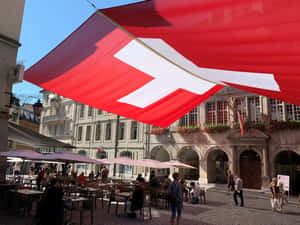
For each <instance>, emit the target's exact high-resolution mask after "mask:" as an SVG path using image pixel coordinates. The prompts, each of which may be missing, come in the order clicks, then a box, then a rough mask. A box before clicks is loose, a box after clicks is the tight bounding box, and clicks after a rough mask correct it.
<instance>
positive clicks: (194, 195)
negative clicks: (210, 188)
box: [190, 182, 201, 204]
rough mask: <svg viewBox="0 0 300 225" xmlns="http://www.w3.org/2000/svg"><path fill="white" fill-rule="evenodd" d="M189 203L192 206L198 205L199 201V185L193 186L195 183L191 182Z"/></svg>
mask: <svg viewBox="0 0 300 225" xmlns="http://www.w3.org/2000/svg"><path fill="white" fill-rule="evenodd" d="M191 188H192V190H191V192H190V193H191V202H192V203H193V204H197V203H199V199H200V192H201V189H200V185H199V184H195V182H191Z"/></svg>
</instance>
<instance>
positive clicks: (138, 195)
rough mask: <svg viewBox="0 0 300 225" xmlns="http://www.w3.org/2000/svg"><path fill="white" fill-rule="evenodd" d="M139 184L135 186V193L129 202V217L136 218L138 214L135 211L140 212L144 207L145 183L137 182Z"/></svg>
mask: <svg viewBox="0 0 300 225" xmlns="http://www.w3.org/2000/svg"><path fill="white" fill-rule="evenodd" d="M137 182H138V183H137V184H136V185H135V188H134V191H133V193H132V197H131V198H130V199H129V201H128V202H127V204H128V206H127V210H130V211H129V212H127V214H128V216H129V217H132V218H135V217H136V213H135V211H137V210H140V209H141V208H143V205H144V186H145V185H144V183H145V181H143V180H141V181H137Z"/></svg>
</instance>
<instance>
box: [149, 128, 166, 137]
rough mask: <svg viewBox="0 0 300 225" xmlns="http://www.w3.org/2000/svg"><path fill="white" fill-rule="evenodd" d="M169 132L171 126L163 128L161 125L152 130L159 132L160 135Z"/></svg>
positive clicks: (152, 132) (153, 132)
mask: <svg viewBox="0 0 300 225" xmlns="http://www.w3.org/2000/svg"><path fill="white" fill-rule="evenodd" d="M168 132H169V128H161V127H155V128H152V129H151V130H150V133H151V134H158V135H161V134H166V133H168Z"/></svg>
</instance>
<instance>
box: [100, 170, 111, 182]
mask: <svg viewBox="0 0 300 225" xmlns="http://www.w3.org/2000/svg"><path fill="white" fill-rule="evenodd" d="M100 173H101V179H102V182H103V183H107V178H108V173H109V170H108V169H107V168H106V167H105V166H103V168H102V169H101V171H100Z"/></svg>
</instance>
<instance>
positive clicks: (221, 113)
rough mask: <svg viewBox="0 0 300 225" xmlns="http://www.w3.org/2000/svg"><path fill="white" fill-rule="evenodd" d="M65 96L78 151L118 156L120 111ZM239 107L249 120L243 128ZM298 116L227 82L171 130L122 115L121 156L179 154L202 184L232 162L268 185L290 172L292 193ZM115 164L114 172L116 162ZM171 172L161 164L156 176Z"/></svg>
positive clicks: (254, 184)
mask: <svg viewBox="0 0 300 225" xmlns="http://www.w3.org/2000/svg"><path fill="white" fill-rule="evenodd" d="M44 101H45V97H44ZM64 101H65V102H66V103H67V102H68V104H69V105H72V112H71V114H72V117H70V124H71V126H70V127H68V129H70V130H71V131H72V132H71V131H70V132H71V133H72V134H70V135H69V136H68V137H69V139H68V140H69V142H70V143H71V144H72V145H74V146H76V147H77V149H76V152H78V153H79V154H84V155H87V156H89V157H92V158H114V157H115V147H116V122H117V116H116V115H113V114H110V113H107V112H104V111H101V110H98V109H93V108H91V107H89V106H86V105H82V104H79V103H76V102H74V101H72V100H67V99H65V100H62V102H64ZM46 109H47V106H46V105H44V110H46ZM238 112H239V113H240V115H241V117H242V118H243V121H244V134H243V135H242V134H241V131H240V128H239V127H240V126H239V123H238ZM45 115H46V114H45ZM42 117H43V116H42ZM299 121H300V107H299V106H295V105H291V104H288V103H284V102H281V101H277V100H273V99H269V98H266V97H263V96H258V95H255V94H252V93H247V92H243V91H240V90H237V89H233V88H229V87H227V88H224V89H223V90H222V91H220V92H218V93H217V94H215V95H214V96H212V97H211V98H209V99H208V100H207V101H206V102H204V103H202V104H201V105H199V106H198V107H196V108H195V109H193V110H192V111H191V112H189V113H187V114H186V115H185V116H183V117H182V118H181V119H179V120H178V121H176V122H175V123H173V124H172V125H171V126H169V127H168V128H167V129H163V128H158V127H153V126H151V127H150V126H149V125H146V124H142V123H139V122H136V121H132V120H130V119H126V118H123V117H121V118H120V124H119V138H118V146H117V157H119V156H128V157H130V158H133V159H141V158H152V159H156V160H159V161H168V160H171V159H177V160H180V161H182V162H184V163H187V164H190V165H192V166H194V167H196V168H197V169H194V170H193V169H179V172H180V174H181V176H182V177H185V178H186V179H188V180H198V181H199V182H200V183H202V184H206V183H226V180H227V170H228V169H230V170H232V171H233V173H234V174H237V175H240V176H241V177H242V178H243V180H244V185H245V187H248V188H255V189H262V188H268V185H269V181H270V179H271V177H273V176H275V175H277V174H285V175H289V176H290V179H291V192H292V193H297V192H299V188H300V183H299V179H296V178H297V177H299V176H300V138H299V137H300V123H299ZM45 123H48V122H45V120H44V118H42V123H41V132H42V131H47V129H48V130H51V129H49V128H42V127H43V124H45ZM48 124H49V123H48ZM65 124H67V123H65ZM47 132H48V131H47ZM44 134H47V133H44ZM48 134H51V132H50V133H48ZM56 137H57V138H59V135H56ZM59 140H62V141H63V139H59ZM65 141H66V140H65ZM78 169H79V170H82V171H85V172H89V171H90V170H98V168H97V167H96V166H94V165H87V166H85V165H78ZM110 171H111V172H110V174H111V175H112V171H113V168H112V166H111V167H110ZM139 172H144V171H143V169H142V168H133V167H130V166H127V167H124V166H117V173H116V175H117V176H131V177H134V176H135V175H136V174H137V173H139ZM170 172H172V171H170V170H168V169H161V170H156V174H157V175H158V176H164V175H166V174H168V173H170Z"/></svg>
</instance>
